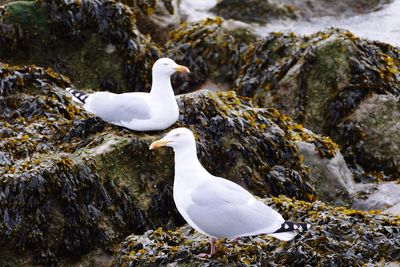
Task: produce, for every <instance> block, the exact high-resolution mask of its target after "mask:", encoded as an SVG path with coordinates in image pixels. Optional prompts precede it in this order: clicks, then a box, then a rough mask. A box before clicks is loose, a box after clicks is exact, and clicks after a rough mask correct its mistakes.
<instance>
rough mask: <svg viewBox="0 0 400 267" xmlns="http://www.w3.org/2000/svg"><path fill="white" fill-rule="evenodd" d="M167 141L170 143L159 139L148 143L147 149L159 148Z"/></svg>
mask: <svg viewBox="0 0 400 267" xmlns="http://www.w3.org/2000/svg"><path fill="white" fill-rule="evenodd" d="M168 143H170V141H167V140H163V139H160V140H157V141H155V142H153V143H152V144H151V145H150V147H149V149H150V150H153V149H156V148H159V147H162V146H166V145H167V144H168Z"/></svg>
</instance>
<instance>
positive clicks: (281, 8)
mask: <svg viewBox="0 0 400 267" xmlns="http://www.w3.org/2000/svg"><path fill="white" fill-rule="evenodd" d="M211 11H212V12H213V13H215V14H216V15H218V16H221V17H223V18H225V19H235V20H240V21H243V22H248V23H249V22H257V23H261V24H266V23H268V22H270V21H271V20H273V19H277V18H290V19H296V18H297V17H298V13H299V12H298V11H297V10H296V8H295V7H294V6H292V5H287V4H283V3H281V2H279V1H263V0H261V1H260V0H246V1H241V0H222V1H219V2H218V3H217V4H216V6H215V7H213V8H212V9H211Z"/></svg>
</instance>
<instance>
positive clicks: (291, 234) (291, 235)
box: [270, 232, 296, 241]
mask: <svg viewBox="0 0 400 267" xmlns="http://www.w3.org/2000/svg"><path fill="white" fill-rule="evenodd" d="M270 236H273V237H275V238H278V239H280V240H283V241H289V240H292V239H293V238H294V237H295V236H296V233H295V232H283V233H276V234H270Z"/></svg>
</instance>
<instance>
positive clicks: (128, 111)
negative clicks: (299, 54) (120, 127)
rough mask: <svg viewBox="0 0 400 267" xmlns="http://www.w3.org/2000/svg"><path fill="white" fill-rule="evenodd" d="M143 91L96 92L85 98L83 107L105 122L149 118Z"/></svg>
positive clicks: (149, 114) (149, 113)
mask: <svg viewBox="0 0 400 267" xmlns="http://www.w3.org/2000/svg"><path fill="white" fill-rule="evenodd" d="M147 99H148V98H147V97H146V94H145V93H126V94H113V93H109V92H97V93H94V94H91V95H90V96H89V97H88V99H87V100H86V104H85V108H86V109H87V110H88V111H90V112H92V113H94V114H96V115H97V116H99V117H100V118H102V119H103V120H105V121H107V122H114V123H119V122H129V121H132V120H133V119H137V120H145V119H150V118H151V107H150V105H149V103H148V101H147Z"/></svg>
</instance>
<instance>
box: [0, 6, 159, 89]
mask: <svg viewBox="0 0 400 267" xmlns="http://www.w3.org/2000/svg"><path fill="white" fill-rule="evenodd" d="M0 46H1V48H2V49H1V51H0V60H1V61H6V62H9V63H11V64H36V65H40V66H43V67H51V68H52V69H54V70H56V71H57V72H59V73H62V74H65V75H68V76H69V77H70V78H71V80H72V81H73V82H74V84H76V85H77V86H79V87H80V88H93V89H96V90H97V89H100V90H110V91H114V92H125V91H146V90H149V89H150V84H149V82H148V81H150V74H151V67H152V64H153V63H154V61H155V60H156V59H157V58H158V56H159V52H158V49H157V47H156V46H155V45H154V44H153V43H151V41H150V40H149V39H148V38H147V37H146V36H144V35H143V34H141V33H140V32H139V31H138V29H137V27H136V20H135V14H134V13H133V11H132V10H131V9H130V8H129V7H127V6H125V5H122V4H120V3H116V2H107V1H106V2H102V1H95V0H85V1H78V2H76V1H63V0H45V1H15V2H12V3H9V4H7V5H6V6H4V8H3V12H0Z"/></svg>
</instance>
